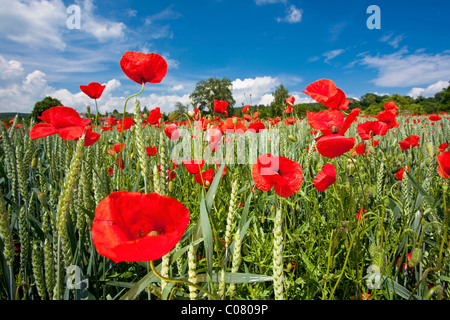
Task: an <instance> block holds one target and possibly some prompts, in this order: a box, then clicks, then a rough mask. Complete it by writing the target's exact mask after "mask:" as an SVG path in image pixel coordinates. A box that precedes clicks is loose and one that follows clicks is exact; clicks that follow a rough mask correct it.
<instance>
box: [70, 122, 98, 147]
mask: <svg viewBox="0 0 450 320" xmlns="http://www.w3.org/2000/svg"><path fill="white" fill-rule="evenodd" d="M85 129H86V131H85V135H84V146H85V147H89V146H92V145H93V144H94V143H96V142H97V140H98V139H99V138H100V133H97V132H94V131H92V126H87V127H85ZM75 141H78V138H77V139H75Z"/></svg>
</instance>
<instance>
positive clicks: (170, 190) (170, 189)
mask: <svg viewBox="0 0 450 320" xmlns="http://www.w3.org/2000/svg"><path fill="white" fill-rule="evenodd" d="M174 189H175V185H174V184H173V182H172V181H170V182H169V192H173V190H174Z"/></svg>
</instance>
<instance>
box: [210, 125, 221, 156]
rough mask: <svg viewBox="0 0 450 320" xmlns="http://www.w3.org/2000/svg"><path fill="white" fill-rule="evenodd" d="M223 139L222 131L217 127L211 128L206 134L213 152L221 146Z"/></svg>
mask: <svg viewBox="0 0 450 320" xmlns="http://www.w3.org/2000/svg"><path fill="white" fill-rule="evenodd" d="M221 138H222V130H220V128H219V127H217V126H214V125H213V126H211V128H209V129H208V131H207V132H206V141H207V142H209V148H210V149H211V150H212V151H216V150H217V146H218V145H219V143H220V141H221Z"/></svg>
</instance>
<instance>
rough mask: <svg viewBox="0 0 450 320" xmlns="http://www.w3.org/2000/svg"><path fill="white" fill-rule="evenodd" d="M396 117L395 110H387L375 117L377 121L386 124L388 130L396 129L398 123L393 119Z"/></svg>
mask: <svg viewBox="0 0 450 320" xmlns="http://www.w3.org/2000/svg"><path fill="white" fill-rule="evenodd" d="M396 116H397V110H395V109H388V110H385V111H380V112H378V116H377V117H376V118H377V120H378V121H381V122H384V123H386V124H387V126H388V129H392V128H398V127H399V125H400V124H399V123H398V122H397V120H396V119H395V118H396Z"/></svg>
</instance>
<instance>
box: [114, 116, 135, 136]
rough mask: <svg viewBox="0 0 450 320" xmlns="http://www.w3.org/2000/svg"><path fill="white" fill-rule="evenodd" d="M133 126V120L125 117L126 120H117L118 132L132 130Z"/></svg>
mask: <svg viewBox="0 0 450 320" xmlns="http://www.w3.org/2000/svg"><path fill="white" fill-rule="evenodd" d="M133 125H134V120H133V118H130V117H125V119H124V120H122V119H119V120H117V126H116V129H117V131H118V132H122V131H125V130H128V129H130V128H131V126H133Z"/></svg>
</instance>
